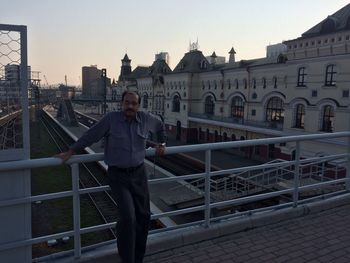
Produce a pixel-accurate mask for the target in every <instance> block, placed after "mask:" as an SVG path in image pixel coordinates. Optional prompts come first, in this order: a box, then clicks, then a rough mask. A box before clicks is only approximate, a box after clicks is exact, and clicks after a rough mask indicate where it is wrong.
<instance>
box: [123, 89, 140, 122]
mask: <svg viewBox="0 0 350 263" xmlns="http://www.w3.org/2000/svg"><path fill="white" fill-rule="evenodd" d="M139 106H140V105H139V98H138V96H137V95H136V94H135V93H127V94H126V95H125V97H124V100H123V102H122V107H123V112H124V113H125V115H126V117H128V118H134V117H135V115H136V112H137V111H138V109H139Z"/></svg>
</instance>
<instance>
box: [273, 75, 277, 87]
mask: <svg viewBox="0 0 350 263" xmlns="http://www.w3.org/2000/svg"><path fill="white" fill-rule="evenodd" d="M273 88H274V89H277V77H273Z"/></svg>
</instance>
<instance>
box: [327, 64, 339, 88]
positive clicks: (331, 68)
mask: <svg viewBox="0 0 350 263" xmlns="http://www.w3.org/2000/svg"><path fill="white" fill-rule="evenodd" d="M336 74H337V72H336V67H335V65H334V64H330V65H328V66H327V68H326V78H325V86H335V84H336V81H335V75H336Z"/></svg>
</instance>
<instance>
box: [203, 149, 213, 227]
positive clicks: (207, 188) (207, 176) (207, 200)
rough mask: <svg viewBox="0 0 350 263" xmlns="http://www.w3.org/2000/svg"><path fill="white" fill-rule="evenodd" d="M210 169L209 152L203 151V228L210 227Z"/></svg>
mask: <svg viewBox="0 0 350 263" xmlns="http://www.w3.org/2000/svg"><path fill="white" fill-rule="evenodd" d="M210 167H211V150H206V151H205V196H204V200H205V210H204V220H205V227H209V226H210Z"/></svg>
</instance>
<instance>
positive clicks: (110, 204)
mask: <svg viewBox="0 0 350 263" xmlns="http://www.w3.org/2000/svg"><path fill="white" fill-rule="evenodd" d="M42 122H43V125H44V126H45V128H46V130H47V132H48V133H49V135H50V137H51V138H52V140H53V141H54V143H55V144H56V145H57V147H58V148H59V150H60V151H65V150H67V149H68V145H70V144H71V143H72V139H71V138H70V137H68V136H67V135H65V134H63V133H62V132H61V131H60V130H59V127H55V126H56V125H57V124H53V123H52V122H50V120H49V118H48V116H46V115H45V114H43V118H42ZM79 182H80V187H81V188H88V187H96V186H101V185H106V184H107V177H106V175H105V173H102V171H101V169H99V168H98V167H97V165H96V164H90V163H89V164H80V176H79ZM88 196H89V199H90V201H91V203H92V204H93V206H94V207H95V208H96V209H97V211H98V213H99V215H100V216H101V218H102V220H103V221H104V222H105V223H110V222H114V221H116V219H117V217H118V213H117V204H116V202H115V200H114V198H113V197H112V195H111V193H110V192H109V191H104V192H97V193H89V194H88ZM110 231H111V234H112V235H113V237H114V238H115V237H116V234H115V232H114V230H113V229H110Z"/></svg>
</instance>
